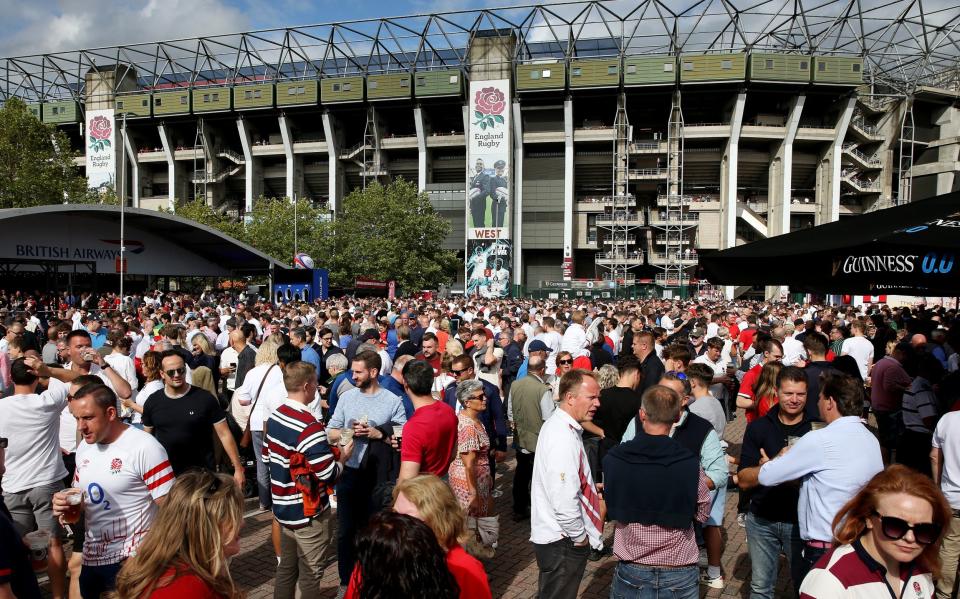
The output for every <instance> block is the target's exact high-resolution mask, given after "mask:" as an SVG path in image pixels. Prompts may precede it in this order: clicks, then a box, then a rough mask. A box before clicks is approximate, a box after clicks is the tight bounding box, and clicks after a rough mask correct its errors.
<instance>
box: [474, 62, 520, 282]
mask: <svg viewBox="0 0 960 599" xmlns="http://www.w3.org/2000/svg"><path fill="white" fill-rule="evenodd" d="M469 116H470V127H469V130H468V132H467V133H468V134H467V198H466V199H467V206H466V220H467V227H466V229H467V264H466V265H465V266H466V269H467V280H468V281H471V280H472V281H473V283H472V284H470V285H468V287H470V288H471V289H469V290H468V292H472V293H474V294H478V295H481V296H483V297H506V296H507V295H509V294H510V281H511V278H512V276H511V273H510V268H511V266H512V264H511V262H510V260H509V259H506V260H505V259H503V254H504V253H507V254H509V253H510V249H509V248H510V242H509V240H510V225H511V222H510V216H511V197H512V186H511V184H510V178H511V172H512V168H511V167H512V163H511V152H510V148H511V144H512V128H511V123H510V80H509V79H498V80H493V81H471V82H470V114H469ZM498 242H499V243H498ZM478 252H479V254H483V255H485V256H490V257H493V256H498V258H499V259H498V261H497V264H496V265H495V266H494V265H493V264H490V265H489V266H488V267H486V268H482V269H481V268H477V266H479V265H478V264H471V260H472V259H477V256H478V255H479V254H478ZM494 271H495V272H496V273H497V276H496V279H497V281H496V282H493V281H490V284H478V278H479V276H478V275H480V273H482V272H494Z"/></svg>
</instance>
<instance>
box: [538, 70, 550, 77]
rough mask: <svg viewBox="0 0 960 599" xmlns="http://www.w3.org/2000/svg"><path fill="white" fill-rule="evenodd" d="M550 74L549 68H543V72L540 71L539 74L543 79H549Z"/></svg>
mask: <svg viewBox="0 0 960 599" xmlns="http://www.w3.org/2000/svg"><path fill="white" fill-rule="evenodd" d="M550 75H551V73H550V69H543V72H542V73H540V76H541V77H543V78H544V79H549V78H550Z"/></svg>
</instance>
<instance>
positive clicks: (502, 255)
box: [465, 239, 513, 297]
mask: <svg viewBox="0 0 960 599" xmlns="http://www.w3.org/2000/svg"><path fill="white" fill-rule="evenodd" d="M512 259H513V246H512V242H511V241H510V240H509V239H496V240H493V241H490V240H486V239H468V240H467V259H466V265H467V277H466V285H465V293H466V295H467V296H476V295H479V296H480V297H506V296H508V295H509V294H510V265H511V264H513V260H512Z"/></svg>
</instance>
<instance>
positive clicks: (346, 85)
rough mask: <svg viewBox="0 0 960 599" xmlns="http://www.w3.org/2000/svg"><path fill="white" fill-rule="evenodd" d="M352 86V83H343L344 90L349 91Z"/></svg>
mask: <svg viewBox="0 0 960 599" xmlns="http://www.w3.org/2000/svg"><path fill="white" fill-rule="evenodd" d="M352 87H353V84H352V83H344V84H343V91H345V92H348V91H350V88H352Z"/></svg>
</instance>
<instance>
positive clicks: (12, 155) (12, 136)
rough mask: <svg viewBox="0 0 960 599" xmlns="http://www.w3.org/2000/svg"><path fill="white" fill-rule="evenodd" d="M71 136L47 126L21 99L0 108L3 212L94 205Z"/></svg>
mask: <svg viewBox="0 0 960 599" xmlns="http://www.w3.org/2000/svg"><path fill="white" fill-rule="evenodd" d="M74 155H75V154H74V153H73V152H71V151H70V142H69V140H68V139H67V136H66V135H65V134H64V133H63V132H62V131H59V130H58V129H57V128H56V127H54V126H53V125H44V124H43V123H41V122H40V120H39V119H37V118H36V117H35V116H33V115H32V114H30V112H29V111H28V110H27V105H26V104H25V103H24V102H23V101H22V100H20V99H17V98H11V99H9V100H7V101H6V103H5V104H4V106H3V108H0V208H26V207H30V206H40V205H42V204H60V203H63V202H64V201H65V200H70V201H90V200H91V199H92V198H91V194H90V192H89V191H88V190H87V181H86V179H85V178H84V177H82V176H80V174H79V173H78V172H77V169H76V167H74V164H73V158H74Z"/></svg>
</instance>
